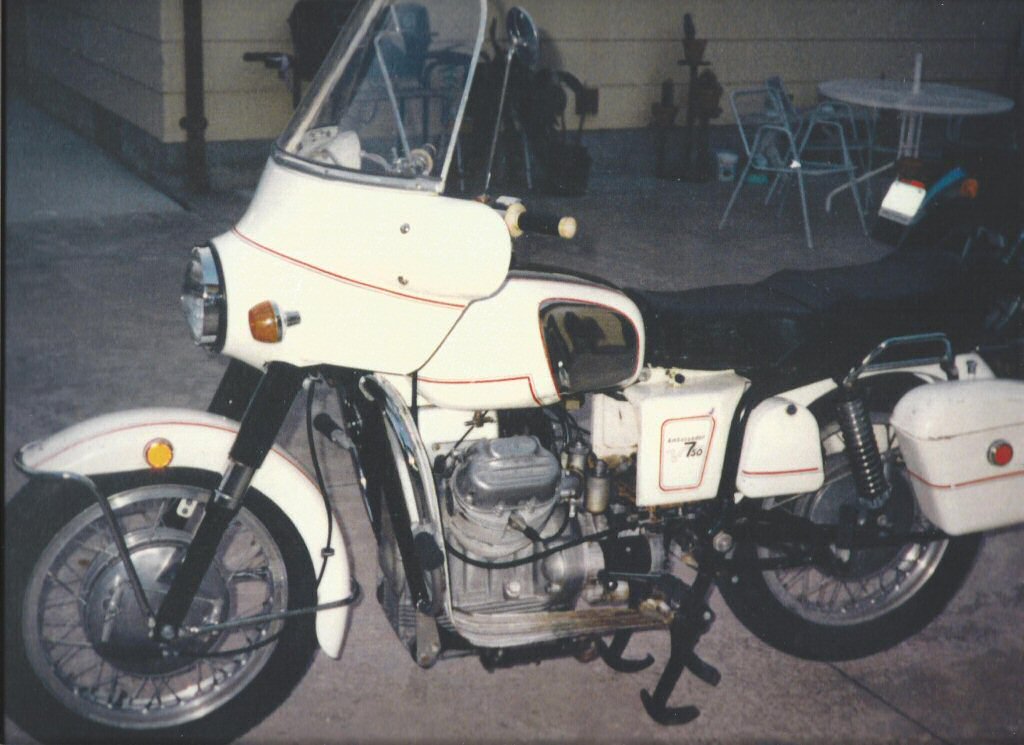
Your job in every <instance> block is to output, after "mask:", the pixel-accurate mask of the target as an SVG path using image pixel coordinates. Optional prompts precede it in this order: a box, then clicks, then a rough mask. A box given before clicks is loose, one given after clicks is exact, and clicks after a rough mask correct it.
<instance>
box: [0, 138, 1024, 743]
mask: <svg viewBox="0 0 1024 745" xmlns="http://www.w3.org/2000/svg"><path fill="white" fill-rule="evenodd" d="M17 131H18V130H17V129H14V130H13V131H12V130H10V129H8V130H7V131H5V137H8V148H9V152H10V148H11V137H12V136H13V132H17ZM28 134H31V132H28ZM81 147H88V145H87V144H84V143H78V144H76V145H74V148H81ZM74 148H73V149H74ZM93 154H95V153H93ZM90 157H91V156H90ZM15 163H16V161H15V159H14V158H11V159H10V160H9V163H8V165H9V167H8V169H7V178H8V181H7V184H8V192H7V194H8V203H9V205H14V204H17V203H18V201H17V200H18V199H21V196H19V190H22V189H24V188H26V187H25V186H24V184H26V183H30V182H29V181H26V179H28V178H30V175H28V176H27V175H26V174H24V173H21V172H16V171H14V165H15ZM33 165H34V167H35V168H38V169H41V168H53V167H58V165H59V166H60V167H64V165H66V163H65V162H61V163H46V162H43V161H38V162H35V163H34V164H33ZM51 176H52V174H51ZM63 178H64V180H74V178H72V176H71V175H70V174H69V173H68V172H66V171H65V172H64V175H63ZM75 178H78V179H80V180H79V181H78V188H79V191H78V196H77V197H76V198H71V197H67V198H61V199H54V200H53V201H52V203H51V204H50V206H47V207H44V208H43V209H42V210H40V209H39V208H32V211H31V212H30V214H29V219H17V220H15V219H9V220H8V222H7V225H6V239H5V247H4V280H5V281H4V299H5V311H6V312H5V314H4V324H5V327H4V345H5V365H4V369H5V372H6V375H5V391H4V394H5V432H4V456H5V461H4V462H5V463H10V457H11V455H12V453H13V452H14V450H15V449H16V448H17V447H18V446H20V445H21V444H22V443H24V442H26V441H28V440H31V439H35V438H39V437H43V436H46V435H47V434H50V433H52V432H54V431H55V430H57V429H59V428H61V427H64V426H67V425H70V424H72V423H74V422H76V421H79V420H81V419H83V418H85V417H89V416H93V415H95V414H99V413H103V412H108V411H112V410H116V409H121V408H128V407H135V406H148V405H175V406H188V407H195V408H204V407H205V406H206V404H207V402H208V401H209V398H210V396H211V395H212V393H213V391H214V389H215V388H216V385H217V382H218V379H219V374H220V372H221V371H222V370H223V367H224V364H225V361H224V360H223V359H220V358H217V357H215V356H211V355H208V354H206V353H204V352H202V351H200V350H198V349H196V348H195V347H194V346H193V345H192V343H191V341H190V340H189V337H188V333H187V331H186V329H185V327H184V325H183V323H182V319H181V317H180V312H179V310H178V302H177V295H178V292H179V288H180V281H181V271H182V266H183V265H184V262H185V259H186V256H187V252H188V250H189V248H190V247H191V246H192V245H193V244H194V243H195V242H197V241H202V240H204V239H206V238H209V237H211V236H214V235H216V234H217V233H219V232H220V231H222V230H224V229H226V228H227V227H229V226H230V225H231V224H232V223H233V222H234V221H235V220H236V219H237V218H238V217H239V215H240V214H241V211H242V210H243V209H244V207H245V201H244V199H242V198H236V196H232V195H220V196H218V197H217V198H216V199H213V200H206V201H203V202H198V203H196V204H195V205H194V206H193V209H191V210H188V211H186V210H180V209H170V208H166V205H165V206H156V207H152V206H143V205H139V206H130V207H128V206H126V205H127V204H128V203H127V201H125V200H127V199H129V198H130V197H131V195H132V194H135V193H141V192H144V191H145V190H146V189H147V188H148V187H145V185H143V184H141V183H140V182H137V181H134V180H132V181H130V182H129V185H128V186H126V187H125V190H124V191H117V190H114V191H110V192H108V191H103V192H100V191H98V190H95V189H92V188H91V187H90V185H91V183H92V179H93V178H94V176H92V175H91V172H85V173H81V174H79V175H78V176H77V177H75ZM760 188H761V187H751V188H750V191H749V193H748V194H745V195H744V196H743V197H741V200H740V202H739V204H738V206H737V208H736V211H735V214H734V218H733V220H732V222H731V223H730V225H729V226H728V227H727V229H726V230H724V231H721V232H720V231H718V230H717V227H716V226H717V221H718V217H719V215H720V214H721V210H722V209H723V208H724V205H725V202H726V200H727V198H728V195H729V186H728V185H726V184H718V183H712V184H706V185H690V184H677V183H666V182H660V181H655V180H648V179H640V180H629V181H626V180H621V179H616V178H611V177H600V178H596V179H595V181H594V183H593V185H592V189H591V194H590V195H589V196H587V197H584V198H581V199H576V200H560V201H559V200H550V201H552V203H553V204H554V205H555V206H556V207H560V208H562V209H564V210H566V211H571V212H572V213H573V214H575V215H577V217H579V218H580V221H581V225H582V230H581V235H580V237H579V239H578V240H577V241H575V242H574V243H565V242H561V241H557V240H553V239H536V238H535V239H529V240H524V241H521V242H520V243H519V245H518V246H517V253H518V254H519V255H520V256H521V257H522V258H524V259H525V260H529V261H535V262H539V263H545V264H551V265H561V266H568V267H572V268H575V269H578V270H582V271H586V272H589V273H592V274H596V275H601V276H604V277H607V278H608V279H611V280H613V281H616V282H619V283H621V284H629V285H636V286H643V287H650V288H658V289H670V288H677V287H691V286H698V285H708V284H713V283H720V282H732V281H752V280H756V279H758V278H760V277H763V276H766V275H767V274H769V273H771V272H773V271H775V270H777V269H781V268H784V267H811V266H836V265H841V264H850V263H858V262H863V261H868V260H871V259H873V258H877V257H880V256H882V255H884V254H885V253H887V252H888V250H889V248H888V247H887V246H884V245H881V244H876V243H873V242H871V241H870V240H868V239H867V238H865V237H864V236H863V234H861V233H860V232H859V228H858V227H857V223H856V219H855V216H854V213H853V211H852V208H851V207H850V205H849V203H848V202H849V200H848V199H843V200H840V201H839V202H838V203H837V208H836V214H834V215H831V216H826V215H824V213H823V210H822V209H821V203H822V199H823V194H815V195H814V201H813V203H812V204H813V205H815V208H814V209H813V212H814V230H815V240H816V242H817V244H818V247H817V248H816V249H815V250H814V251H809V250H808V249H807V248H806V247H805V246H804V244H803V241H802V229H801V224H800V221H799V217H798V207H797V204H796V202H795V200H791V202H790V204H789V205H788V209H787V210H786V212H785V214H784V215H783V216H782V217H781V218H777V217H776V215H775V212H774V210H769V209H765V208H764V207H763V206H762V205H761V204H760V202H759V201H758V199H757V198H756V196H759V195H761V194H763V191H758V190H759V189H760ZM44 201H46V200H44ZM83 202H84V203H87V204H88V205H90V209H89V210H88V211H86V214H83V213H82V212H81V211H79V208H80V207H81V204H82V203H83ZM148 204H153V203H148ZM20 214H25V213H24V212H21V213H20ZM8 217H9V218H13V216H12V215H10V213H8ZM301 429H302V428H301V422H300V417H299V416H298V412H297V411H293V412H292V417H291V418H290V420H289V423H288V424H287V426H286V428H285V432H284V434H283V440H284V441H285V443H286V444H287V446H288V447H289V449H291V450H292V452H293V453H295V454H296V455H297V456H299V457H300V458H301V459H304V460H305V459H306V456H305V446H304V442H303V439H304V438H303V436H302V432H301ZM330 477H331V478H330V480H331V482H332V484H333V485H334V486H335V487H336V488H335V490H334V491H335V494H334V497H335V504H336V506H337V510H338V513H339V517H340V519H341V521H342V524H343V526H344V527H343V529H344V533H345V537H346V539H347V540H348V542H349V552H350V555H351V557H352V560H353V561H354V565H355V572H356V576H357V578H358V579H359V580H360V581H361V582H362V583H363V586H364V587H366V588H371V587H373V585H374V582H375V578H376V567H375V566H374V564H375V550H374V545H373V541H372V537H371V536H370V535H369V531H368V530H367V529H366V521H365V517H364V515H363V513H362V507H361V505H360V503H359V499H358V495H357V493H356V490H355V488H354V486H353V485H352V481H351V475H350V474H349V473H348V471H347V470H346V469H345V467H344V466H341V467H335V468H334V469H333V470H331V472H330ZM23 483H24V481H23V479H22V478H21V477H20V476H19V475H17V474H15V473H13V472H12V470H11V469H9V468H6V467H5V468H4V496H5V499H9V498H10V497H11V496H13V494H14V493H15V492H16V490H17V489H18V488H19V487H20V486H21V485H22V484H23ZM5 538H9V536H5ZM1022 566H1024V530H1021V529H1014V530H1007V531H1002V532H999V533H996V534H993V535H991V536H990V537H989V538H988V540H987V542H986V544H985V547H984V549H983V552H982V554H981V557H980V561H979V562H978V564H977V566H976V567H975V569H974V571H973V573H972V574H971V576H970V578H969V579H968V581H967V584H966V586H965V587H964V588H963V589H962V591H961V592H960V594H959V595H958V596H957V598H956V600H955V601H954V602H953V604H952V605H951V606H950V607H949V608H948V609H947V610H946V611H945V612H944V613H943V614H942V615H941V616H940V617H939V618H938V619H937V620H936V621H935V622H934V623H933V624H932V625H931V626H930V627H928V628H927V629H926V630H925V631H924V632H923V633H921V634H919V635H918V636H917V637H915V638H914V639H912V640H910V641H908V642H906V643H904V644H902V645H900V646H899V647H897V648H896V649H893V650H891V651H889V652H886V653H883V654H879V655H875V656H872V657H869V658H867V659H864V660H859V661H856V662H849V663H843V664H838V665H834V664H816V663H809V662H804V661H800V660H796V659H792V658H789V657H786V656H784V655H782V654H780V653H778V652H775V651H774V650H772V649H770V648H768V647H766V646H765V645H764V644H762V643H761V642H759V641H758V640H756V639H755V638H754V637H753V636H751V635H750V634H749V633H747V632H746V631H745V630H744V629H743V628H742V627H741V626H740V625H739V624H738V622H737V621H736V620H735V619H734V618H733V617H732V615H731V614H730V613H729V611H728V610H727V609H726V608H725V607H724V605H723V604H722V603H721V602H720V600H718V599H717V598H716V599H715V601H714V603H713V606H714V608H715V610H716V611H717V612H718V615H719V621H718V623H717V624H716V626H715V627H714V629H713V630H712V632H711V633H710V634H709V635H708V636H706V637H705V638H704V640H703V642H702V644H701V647H700V652H701V654H702V656H703V657H705V658H706V659H707V660H708V661H709V662H711V663H712V664H714V665H716V666H717V667H718V668H719V669H720V670H721V671H722V673H723V680H722V683H721V685H720V686H719V687H718V688H717V689H709V688H707V687H705V686H703V685H702V684H700V683H696V682H689V683H686V684H684V685H681V686H680V688H679V689H678V690H677V692H676V696H675V699H674V700H675V701H678V702H680V703H683V702H686V703H695V704H697V705H698V706H700V707H701V709H702V712H703V713H702V716H701V717H700V718H699V719H698V720H697V721H696V722H694V723H693V724H691V725H689V726H687V727H685V728H682V729H666V728H662V727H659V726H658V725H656V724H654V723H652V722H651V721H650V720H649V719H648V718H647V717H646V715H645V714H644V712H643V709H642V707H641V705H640V701H639V698H638V691H639V689H640V688H642V687H646V688H650V687H653V685H654V684H655V683H656V681H657V676H658V674H659V672H660V665H656V666H655V667H653V668H651V669H649V670H647V671H644V672H642V673H639V674H637V675H633V676H629V675H623V674H619V673H615V672H613V671H612V670H610V669H608V668H607V667H605V666H604V665H603V664H602V663H600V662H595V663H592V664H589V665H584V664H581V663H579V662H576V661H575V660H561V661H553V662H545V663H543V664H542V665H540V666H528V667H521V668H515V669H511V670H506V671H499V672H496V673H493V674H490V673H487V672H486V671H484V670H483V668H482V667H481V666H480V665H479V663H478V662H476V661H475V660H473V659H471V658H464V659H457V660H451V661H446V662H442V663H440V664H438V665H437V666H436V667H435V668H433V669H432V670H429V671H425V670H421V669H419V668H418V667H416V665H415V664H413V662H412V661H411V660H410V658H409V657H408V655H407V654H406V652H405V651H404V649H403V648H402V647H401V646H400V644H399V643H398V642H397V640H396V639H395V638H394V635H393V633H392V631H391V629H390V626H389V625H388V623H387V621H386V620H385V618H384V616H383V614H382V612H381V610H380V609H379V607H378V606H377V603H376V601H375V600H373V598H372V597H368V598H366V599H364V600H363V601H362V602H361V604H360V605H359V606H358V607H357V608H356V609H355V610H354V612H353V621H352V624H351V629H350V632H349V636H348V639H347V642H346V646H345V650H344V653H343V655H342V658H341V659H340V660H339V661H332V660H330V659H329V658H327V657H326V656H324V655H319V656H318V657H317V660H316V662H315V663H314V665H313V667H312V669H311V670H310V671H309V673H308V675H307V676H306V678H305V679H304V681H303V682H302V683H301V684H300V686H299V687H298V689H297V690H296V691H295V692H294V694H293V695H292V696H291V698H290V699H289V700H288V701H287V702H286V703H285V704H284V705H283V706H282V707H281V708H280V709H279V710H278V711H277V712H276V713H275V714H273V715H272V716H271V717H270V718H269V719H267V720H266V721H265V722H264V723H262V724H261V725H259V726H258V727H256V728H255V729H253V730H252V731H251V732H250V733H249V734H248V735H247V736H246V737H245V738H244V742H250V743H271V742H281V743H285V742H287V743H335V742H398V741H403V742H440V741H451V742H462V743H476V742H532V741H581V742H583V741H585V742H588V743H596V742H602V743H603V742H609V743H611V742H631V741H636V742H640V741H644V742H665V741H673V742H674V741H695V742H729V743H732V742H744V743H812V742H813V743H819V742H944V743H948V742H1011V741H1024V634H1022V631H1021V630H1022V629H1024V573H1022V571H1021V567H1022ZM371 595H372V594H371ZM646 651H650V652H651V653H653V654H654V655H655V656H656V657H657V658H658V659H659V661H660V662H663V661H664V660H665V659H666V657H667V653H668V638H667V635H666V634H664V633H653V632H652V633H647V634H642V635H638V636H637V637H635V639H634V641H633V646H632V648H631V652H632V653H635V654H636V655H642V654H643V653H644V652H646ZM5 730H6V731H5V733H4V737H3V741H4V742H8V743H25V742H30V740H29V739H28V738H27V737H26V736H25V734H24V733H22V732H20V731H19V730H18V729H17V727H16V726H14V725H13V724H12V723H11V722H10V721H9V720H5ZM73 739H74V734H73V733H69V740H71V741H73Z"/></svg>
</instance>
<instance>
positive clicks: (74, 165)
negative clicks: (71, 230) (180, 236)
mask: <svg viewBox="0 0 1024 745" xmlns="http://www.w3.org/2000/svg"><path fill="white" fill-rule="evenodd" d="M4 139H5V142H6V145H7V149H6V157H7V162H6V163H5V164H4V178H5V179H6V180H7V183H8V189H7V199H6V202H5V204H4V220H5V222H7V223H8V224H11V223H20V222H29V221H38V220H53V219H66V218H74V217H81V218H103V217H112V216H114V215H131V214H136V213H139V212H177V211H180V210H181V207H180V206H179V205H178V204H177V202H175V201H174V200H172V199H170V198H168V197H167V196H165V195H164V194H161V193H160V192H158V191H157V190H156V189H153V188H151V187H150V186H148V185H146V184H145V183H143V182H142V181H140V180H139V179H138V178H137V177H136V176H134V175H133V174H132V173H131V172H130V171H129V170H128V169H127V168H125V167H124V166H122V165H120V164H118V163H115V162H114V161H112V160H111V159H110V158H109V157H107V156H106V155H105V154H104V153H103V152H102V151H101V150H100V149H99V148H98V147H96V146H95V145H93V144H92V143H90V142H88V141H87V140H85V139H84V138H82V137H81V136H80V135H78V134H76V133H74V132H71V131H69V130H68V129H67V128H66V127H64V126H62V125H60V124H58V123H57V122H55V121H54V120H53V119H52V118H50V117H49V116H47V115H46V114H44V113H43V112H42V111H40V110H39V109H37V108H35V107H34V106H32V105H30V104H28V103H26V102H25V100H24V99H22V98H19V97H16V96H11V97H9V98H8V100H7V101H6V111H5V115H4ZM12 181H15V182H16V183H12Z"/></svg>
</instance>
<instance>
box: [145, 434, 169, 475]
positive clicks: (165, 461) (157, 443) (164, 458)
mask: <svg viewBox="0 0 1024 745" xmlns="http://www.w3.org/2000/svg"><path fill="white" fill-rule="evenodd" d="M144 454H145V456H146V463H147V465H149V467H150V468H156V469H160V468H167V466H169V465H171V461H172V460H174V448H173V447H172V446H171V443H170V442H169V441H167V440H165V439H164V438H162V437H157V438H156V439H154V440H150V441H149V442H147V443H146V447H145V449H144Z"/></svg>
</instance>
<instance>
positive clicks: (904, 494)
mask: <svg viewBox="0 0 1024 745" xmlns="http://www.w3.org/2000/svg"><path fill="white" fill-rule="evenodd" d="M872 422H873V424H874V430H875V437H876V439H877V441H878V444H879V449H880V450H881V452H882V458H883V463H884V466H885V473H886V477H887V479H888V481H889V484H890V486H891V487H892V491H891V494H890V498H889V501H888V503H887V504H886V505H885V507H884V508H882V510H880V514H877V515H873V516H872V518H871V519H874V520H876V521H878V523H879V524H880V525H884V526H885V527H887V528H889V529H891V530H895V531H900V532H903V531H919V530H927V529H930V528H931V527H932V526H931V525H930V524H929V523H928V521H927V519H926V518H925V517H924V515H923V514H922V513H921V511H920V508H919V507H918V505H917V501H916V499H915V497H914V494H913V489H912V486H911V484H910V481H909V478H908V476H907V474H906V468H905V466H904V464H903V460H902V458H901V456H900V452H899V446H898V442H897V441H896V438H895V433H894V431H893V430H892V427H891V426H890V425H889V422H888V416H887V415H885V414H882V413H876V414H873V415H872ZM822 446H823V451H824V453H825V483H824V485H823V486H822V487H821V488H820V489H819V490H818V491H816V492H814V493H812V494H801V495H795V496H790V497H781V498H772V499H765V500H761V501H760V502H758V503H756V505H755V508H757V509H766V510H786V511H789V512H792V513H793V514H795V515H798V516H800V517H805V518H807V519H809V520H811V521H813V522H816V523H819V524H828V525H838V524H841V523H842V521H843V519H844V518H843V516H844V514H851V513H852V514H856V509H857V507H858V503H859V497H858V494H857V487H856V483H855V480H854V478H853V474H852V472H851V470H850V465H849V462H848V459H847V456H846V453H845V452H844V448H845V443H843V441H842V435H841V434H840V433H839V428H838V426H836V425H828V426H826V427H824V428H823V430H822ZM979 545H980V538H979V537H978V536H964V537H957V538H947V539H942V540H938V541H932V542H930V543H913V542H911V543H907V544H904V545H902V546H892V547H879V548H863V549H853V550H851V549H840V548H838V547H832V548H830V549H829V551H828V552H827V555H826V556H825V557H824V558H823V559H821V560H819V561H816V562H814V563H811V562H808V563H806V564H801V565H799V566H794V567H787V568H784V569H774V570H769V571H765V572H760V571H757V570H756V569H752V568H743V569H740V570H738V571H736V572H735V573H734V574H733V575H732V576H731V577H728V578H727V579H725V580H724V581H721V582H720V583H719V587H720V589H721V592H722V595H723V597H724V598H725V600H726V603H727V604H728V605H729V607H730V608H731V609H732V611H733V612H734V613H735V614H736V616H737V617H738V618H739V619H740V621H742V622H743V624H744V625H745V626H747V627H748V628H749V629H750V630H751V631H753V632H754V633H755V634H756V635H757V636H758V637H760V638H761V639H762V640H763V641H765V642H767V643H768V644H770V645H772V646H774V647H776V648H777V649H781V650H782V651H784V652H788V653H790V654H794V655H797V656H800V657H805V658H809V659H825V660H842V659H852V658H857V657H863V656H865V655H868V654H872V653H875V652H879V651H881V650H883V649H886V648H888V647H891V646H893V645H894V644H897V643H899V642H900V641H902V640H903V639H905V638H907V637H909V636H911V635H913V634H915V633H917V631H919V630H920V629H921V628H923V627H924V626H925V625H927V624H928V623H929V622H930V621H931V620H932V619H933V618H934V617H935V616H937V615H938V614H939V613H940V612H941V611H942V609H943V608H944V607H945V605H946V604H947V603H948V602H949V600H950V599H951V598H952V597H953V595H954V594H955V593H956V591H957V589H958V588H959V586H960V585H961V584H962V582H963V580H964V578H965V577H966V575H967V573H968V572H969V571H970V568H971V566H972V565H973V561H974V558H975V556H976V554H977V552H978V548H979ZM784 555H786V550H785V549H784V548H783V547H779V546H764V545H754V544H740V545H738V546H737V547H736V549H735V552H734V554H733V556H734V558H735V559H737V560H738V561H739V562H743V561H748V562H753V561H754V560H757V559H768V558H776V557H780V556H784Z"/></svg>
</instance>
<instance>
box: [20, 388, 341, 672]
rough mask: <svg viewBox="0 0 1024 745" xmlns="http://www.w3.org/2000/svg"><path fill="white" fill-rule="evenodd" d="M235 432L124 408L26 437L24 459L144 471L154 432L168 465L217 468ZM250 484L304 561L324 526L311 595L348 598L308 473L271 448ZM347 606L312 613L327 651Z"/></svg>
mask: <svg viewBox="0 0 1024 745" xmlns="http://www.w3.org/2000/svg"><path fill="white" fill-rule="evenodd" d="M237 434H238V422H236V421H233V420H231V419H227V418H226V417H222V416H217V415H215V414H208V413H206V412H201V411H193V410H190V409H174V408H151V409H131V410H127V411H119V412H116V413H113V414H105V415H103V416H98V417H95V418H93V419H87V420H85V421H83V422H79V423H78V424H75V425H73V426H71V427H68V428H67V429H64V430H61V431H60V432H57V433H55V434H53V435H51V436H50V437H47V438H46V439H44V440H39V441H37V442H33V443H30V444H28V445H26V446H25V448H24V451H23V456H24V462H25V464H26V465H27V466H29V467H30V468H33V469H38V470H46V471H71V472H75V473H80V474H83V475H86V476H93V475H98V474H110V473H121V472H128V471H141V470H147V469H148V468H149V466H148V465H147V463H146V461H145V456H144V453H145V447H146V444H147V443H149V442H151V441H153V440H154V439H156V438H162V439H164V440H167V441H168V442H170V443H171V446H172V448H173V452H174V458H173V460H172V461H171V463H170V467H172V468H196V469H201V470H204V471H210V472H213V473H221V472H222V471H223V470H224V467H225V464H226V463H227V461H228V452H229V451H230V449H231V446H232V444H233V443H234V441H235V437H236V435H237ZM252 487H253V488H254V489H257V490H258V491H260V492H261V493H262V494H264V495H266V496H267V498H268V499H270V500H271V501H273V502H274V503H275V504H276V505H277V506H278V507H280V508H281V510H282V511H283V512H284V514H285V515H286V516H287V517H288V519H289V520H290V521H291V522H292V524H293V525H294V526H295V528H296V530H298V532H299V535H300V536H301V537H302V540H303V543H304V544H305V546H306V550H307V551H308V552H309V556H310V560H311V562H312V563H313V565H314V566H316V567H319V566H320V565H321V562H322V561H323V559H322V550H323V549H324V547H325V546H327V536H328V530H330V531H331V532H330V535H331V536H332V538H331V544H332V548H333V549H334V555H333V556H332V558H331V560H330V561H328V562H327V563H326V565H325V569H324V574H323V579H322V580H321V581H320V584H319V585H318V587H317V601H318V602H319V603H330V602H333V601H336V600H343V599H344V598H347V597H350V596H351V593H352V589H353V587H352V578H351V572H350V569H349V563H348V554H347V551H346V549H345V544H344V534H343V533H342V532H341V529H340V527H339V525H338V523H337V520H335V518H334V516H333V515H328V514H327V513H326V511H325V509H324V502H323V498H322V497H321V495H320V492H319V490H318V489H317V486H316V484H315V482H314V481H313V479H312V478H311V477H310V476H309V474H307V473H306V471H305V469H304V468H303V467H302V466H301V465H299V463H298V462H297V461H296V460H295V458H293V457H292V456H291V455H289V454H287V453H286V452H285V451H283V450H281V449H280V448H277V447H275V448H274V449H273V450H271V451H270V453H269V454H268V456H267V459H266V460H265V461H264V463H263V465H262V466H261V467H260V469H259V470H258V471H257V472H256V476H255V478H254V479H253V482H252ZM328 525H330V528H328ZM348 611H349V609H348V607H342V608H334V609H331V610H326V611H320V612H319V613H317V614H316V632H317V639H318V640H319V642H320V646H321V648H322V649H323V650H324V652H326V653H327V654H328V655H330V656H331V657H334V658H337V657H339V656H340V655H341V647H342V644H343V643H344V640H345V630H346V628H347V620H348Z"/></svg>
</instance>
